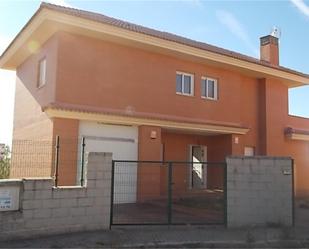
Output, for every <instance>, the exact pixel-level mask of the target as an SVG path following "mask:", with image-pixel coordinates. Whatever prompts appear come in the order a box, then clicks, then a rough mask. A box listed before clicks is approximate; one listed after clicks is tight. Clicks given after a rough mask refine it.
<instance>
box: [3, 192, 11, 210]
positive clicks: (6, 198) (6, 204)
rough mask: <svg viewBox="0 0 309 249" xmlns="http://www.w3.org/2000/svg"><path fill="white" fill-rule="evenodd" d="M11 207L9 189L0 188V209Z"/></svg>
mask: <svg viewBox="0 0 309 249" xmlns="http://www.w3.org/2000/svg"><path fill="white" fill-rule="evenodd" d="M11 208H12V196H11V195H10V191H9V190H0V210H5V209H11Z"/></svg>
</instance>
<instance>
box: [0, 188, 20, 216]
mask: <svg viewBox="0 0 309 249" xmlns="http://www.w3.org/2000/svg"><path fill="white" fill-rule="evenodd" d="M19 191H20V187H19V186H1V187H0V212H1V211H2V212H3V211H14V210H18V209H19Z"/></svg>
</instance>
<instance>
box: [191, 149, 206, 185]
mask: <svg viewBox="0 0 309 249" xmlns="http://www.w3.org/2000/svg"><path fill="white" fill-rule="evenodd" d="M206 153H207V152H206V147H205V146H199V145H198V146H196V145H192V147H191V162H192V167H191V169H192V170H191V187H192V189H201V188H206V186H207V182H206V181H207V176H206V172H207V165H206V164H205V163H203V162H205V161H206Z"/></svg>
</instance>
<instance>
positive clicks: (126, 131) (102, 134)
mask: <svg viewBox="0 0 309 249" xmlns="http://www.w3.org/2000/svg"><path fill="white" fill-rule="evenodd" d="M79 135H80V137H85V138H86V146H85V151H86V152H111V153H113V160H133V161H136V160H137V150H138V148H137V146H138V128H137V127H134V126H122V125H106V124H100V123H96V122H86V121H81V122H80V125H79ZM114 181H115V184H114V186H115V188H114V203H134V202H136V191H137V189H136V183H137V165H136V164H135V163H134V164H133V163H117V165H116V167H115V178H114Z"/></svg>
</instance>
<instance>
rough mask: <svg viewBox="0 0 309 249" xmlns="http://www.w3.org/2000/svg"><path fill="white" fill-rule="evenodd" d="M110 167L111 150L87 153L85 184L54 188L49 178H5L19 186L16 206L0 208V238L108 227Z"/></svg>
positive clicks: (1, 185) (3, 183) (2, 184)
mask: <svg viewBox="0 0 309 249" xmlns="http://www.w3.org/2000/svg"><path fill="white" fill-rule="evenodd" d="M111 167H112V154H111V153H90V154H89V157H88V164H87V174H86V175H87V180H86V186H85V187H80V186H72V187H58V188H54V187H53V180H52V179H51V178H27V179H22V180H16V181H15V182H14V181H12V180H9V181H10V183H9V184H10V185H11V186H12V185H14V184H15V185H17V186H20V197H19V198H20V201H19V205H20V206H19V210H17V211H4V212H0V240H5V239H12V238H16V237H31V236H38V235H43V234H56V233H65V232H72V231H87V230H95V229H108V228H109V218H110V198H111V196H110V189H111ZM5 185H6V184H5V181H2V183H0V190H1V187H3V186H5Z"/></svg>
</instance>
